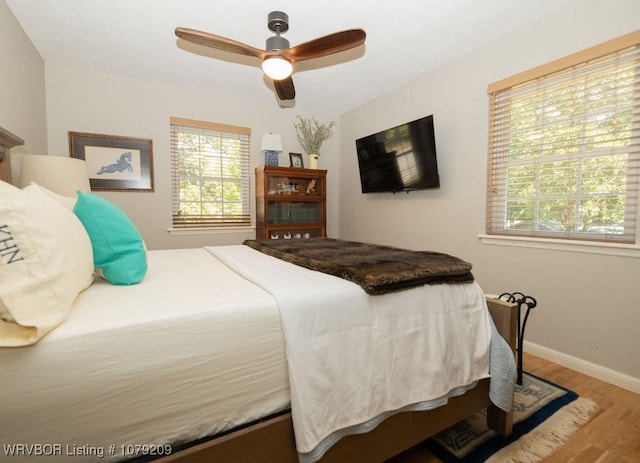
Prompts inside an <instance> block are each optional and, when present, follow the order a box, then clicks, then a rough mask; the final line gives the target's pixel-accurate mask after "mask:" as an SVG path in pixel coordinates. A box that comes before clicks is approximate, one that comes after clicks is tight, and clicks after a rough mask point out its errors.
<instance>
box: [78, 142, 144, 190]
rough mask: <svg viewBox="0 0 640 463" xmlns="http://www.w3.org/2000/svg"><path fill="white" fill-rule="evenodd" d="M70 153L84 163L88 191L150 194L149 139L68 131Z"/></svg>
mask: <svg viewBox="0 0 640 463" xmlns="http://www.w3.org/2000/svg"><path fill="white" fill-rule="evenodd" d="M69 153H70V154H69V155H70V156H71V157H72V158H77V159H83V160H84V161H85V162H86V163H87V170H88V171H89V183H90V184H91V190H112V191H153V143H152V140H151V139H150V138H135V137H120V136H117V135H103V134H95V133H82V132H69Z"/></svg>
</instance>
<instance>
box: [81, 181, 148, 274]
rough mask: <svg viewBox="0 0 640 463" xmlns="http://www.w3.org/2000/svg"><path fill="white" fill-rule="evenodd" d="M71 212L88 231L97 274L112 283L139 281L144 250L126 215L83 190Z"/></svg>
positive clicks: (143, 269) (145, 267) (145, 253)
mask: <svg viewBox="0 0 640 463" xmlns="http://www.w3.org/2000/svg"><path fill="white" fill-rule="evenodd" d="M73 212H74V213H75V214H76V216H78V218H79V219H80V221H81V222H82V225H84V228H85V229H86V230H87V234H88V235H89V238H90V240H91V245H92V246H93V263H94V265H95V267H96V270H97V272H98V274H100V276H102V277H103V278H104V279H105V280H107V281H108V282H109V283H111V284H114V285H133V284H136V283H139V282H140V281H142V279H143V278H144V275H145V273H146V272H147V252H146V249H145V246H144V241H143V240H142V237H141V236H140V233H139V232H138V230H137V229H136V227H135V225H134V224H133V223H132V222H131V220H130V219H129V217H128V216H127V214H125V212H124V211H123V210H122V209H120V208H119V207H118V206H116V205H115V204H113V203H112V202H110V201H108V200H106V199H104V198H103V197H102V196H98V195H95V194H93V193H84V192H82V191H78V201H77V202H76V204H75V206H74V207H73Z"/></svg>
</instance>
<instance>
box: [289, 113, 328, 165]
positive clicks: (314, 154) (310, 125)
mask: <svg viewBox="0 0 640 463" xmlns="http://www.w3.org/2000/svg"><path fill="white" fill-rule="evenodd" d="M296 118H297V119H298V120H297V122H294V123H293V126H294V127H295V129H296V135H297V137H298V143H300V146H302V148H303V149H304V150H305V151H306V153H307V154H308V155H309V167H310V168H311V169H317V168H318V157H319V156H320V147H321V146H322V142H323V141H325V140H326V139H328V138H330V137H331V135H333V130H331V129H332V128H333V127H334V126H335V125H336V123H335V121H331V122H328V123H322V124H321V123H320V122H318V121H317V120H316V118H315V117H313V116H312V117H300V116H296Z"/></svg>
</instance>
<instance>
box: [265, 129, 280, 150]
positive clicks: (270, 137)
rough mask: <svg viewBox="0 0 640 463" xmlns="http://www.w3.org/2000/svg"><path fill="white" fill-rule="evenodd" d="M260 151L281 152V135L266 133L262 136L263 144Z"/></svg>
mask: <svg viewBox="0 0 640 463" xmlns="http://www.w3.org/2000/svg"><path fill="white" fill-rule="evenodd" d="M260 151H276V152H278V153H281V152H282V140H281V139H280V135H276V134H273V133H265V134H264V135H263V136H262V145H261V147H260Z"/></svg>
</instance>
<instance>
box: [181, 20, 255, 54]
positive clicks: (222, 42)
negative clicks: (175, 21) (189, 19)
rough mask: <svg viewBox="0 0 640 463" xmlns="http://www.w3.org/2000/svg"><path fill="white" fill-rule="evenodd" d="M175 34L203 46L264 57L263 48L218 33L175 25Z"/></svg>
mask: <svg viewBox="0 0 640 463" xmlns="http://www.w3.org/2000/svg"><path fill="white" fill-rule="evenodd" d="M176 35H177V36H178V37H180V38H181V39H184V40H186V41H187V42H192V43H195V44H198V45H204V46H205V47H209V48H215V49H216V50H222V51H227V52H230V53H237V54H240V55H246V56H255V57H256V58H260V59H264V57H265V56H266V53H265V52H264V51H263V50H260V49H258V48H254V47H252V46H250V45H246V44H244V43H242V42H237V41H235V40H231V39H227V38H225V37H220V36H218V35H213V34H209V33H208V32H202V31H197V30H195V29H189V28H186V27H176Z"/></svg>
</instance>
